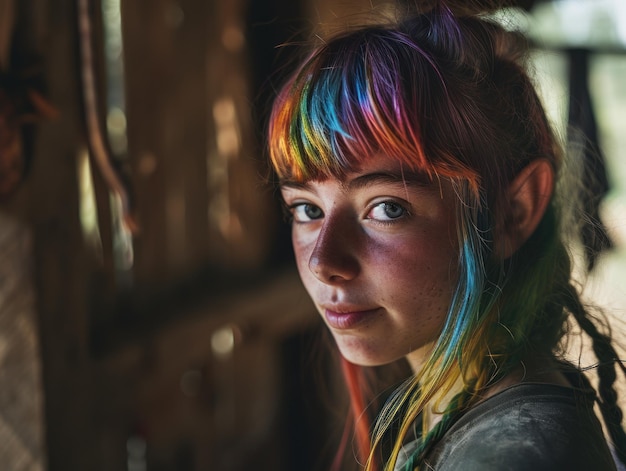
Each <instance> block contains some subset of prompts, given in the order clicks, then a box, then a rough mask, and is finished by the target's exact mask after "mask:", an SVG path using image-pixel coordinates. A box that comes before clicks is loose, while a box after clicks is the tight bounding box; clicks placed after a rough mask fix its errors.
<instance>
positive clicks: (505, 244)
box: [496, 159, 554, 259]
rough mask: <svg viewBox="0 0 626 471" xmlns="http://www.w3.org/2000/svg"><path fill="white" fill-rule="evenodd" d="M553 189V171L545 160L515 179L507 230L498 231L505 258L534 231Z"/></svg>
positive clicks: (509, 195) (499, 250)
mask: <svg viewBox="0 0 626 471" xmlns="http://www.w3.org/2000/svg"><path fill="white" fill-rule="evenodd" d="M553 189H554V170H553V169H552V166H551V165H550V163H549V162H548V161H547V160H546V159H537V160H533V161H532V162H531V163H529V164H528V165H527V166H526V167H524V168H523V169H522V171H521V172H520V173H518V174H517V176H516V177H515V178H514V179H513V181H512V182H511V183H510V185H509V189H508V191H507V199H508V204H507V205H505V206H504V209H505V210H506V211H508V214H505V215H504V218H503V219H504V221H505V224H504V227H502V228H501V230H500V231H497V237H498V238H499V239H500V240H499V241H497V246H496V252H497V254H498V255H499V256H500V257H501V258H502V259H506V258H509V257H510V256H511V255H513V254H514V253H515V252H516V251H517V250H518V249H519V248H520V247H521V246H522V244H523V243H524V242H526V240H527V239H528V238H529V237H530V236H531V235H532V233H533V232H535V229H536V228H537V226H538V225H539V221H541V218H542V217H543V215H544V213H545V212H546V208H547V207H548V203H549V202H550V199H551V197H552V191H553Z"/></svg>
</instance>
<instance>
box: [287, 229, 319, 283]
mask: <svg viewBox="0 0 626 471" xmlns="http://www.w3.org/2000/svg"><path fill="white" fill-rule="evenodd" d="M291 242H292V245H293V252H294V255H295V257H296V266H297V268H298V272H299V273H300V277H301V278H302V281H303V282H305V284H306V280H307V279H308V278H309V277H310V276H311V273H310V270H309V260H310V259H311V253H312V251H313V247H314V241H313V242H310V241H307V240H306V238H304V237H302V236H296V235H295V234H294V235H292V239H291Z"/></svg>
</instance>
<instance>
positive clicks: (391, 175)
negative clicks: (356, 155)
mask: <svg viewBox="0 0 626 471" xmlns="http://www.w3.org/2000/svg"><path fill="white" fill-rule="evenodd" d="M398 183H399V184H402V185H403V186H411V187H426V186H429V185H432V183H433V180H432V178H431V177H430V176H429V175H428V174H426V173H422V172H412V171H408V172H394V171H376V172H372V173H366V174H364V175H358V176H356V177H354V178H353V179H351V180H349V181H348V182H346V183H345V186H346V188H348V189H350V190H354V189H362V188H366V187H368V186H372V185H377V184H378V185H379V184H398ZM279 187H280V188H293V189H301V190H310V189H311V181H304V182H299V181H296V180H287V179H286V180H281V181H280V182H279Z"/></svg>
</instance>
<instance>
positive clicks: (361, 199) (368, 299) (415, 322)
mask: <svg viewBox="0 0 626 471" xmlns="http://www.w3.org/2000/svg"><path fill="white" fill-rule="evenodd" d="M281 191H282V195H283V198H284V200H285V203H286V205H287V207H288V208H289V210H290V212H291V214H292V216H293V227H292V239H293V246H294V250H295V254H296V261H297V264H298V270H299V272H300V276H301V278H302V281H303V283H304V286H305V287H306V289H307V291H308V293H309V295H310V296H311V298H312V299H313V302H314V303H315V306H316V307H317V310H318V311H319V312H320V314H321V315H322V318H323V319H324V321H325V322H326V325H327V326H328V328H329V329H330V331H331V332H332V334H333V337H334V338H335V341H336V342H337V345H338V347H339V349H340V351H341V353H342V354H343V356H344V357H345V358H346V359H348V360H349V361H351V362H353V363H356V364H359V365H369V366H373V365H382V364H386V363H390V362H393V361H395V360H397V359H399V358H401V357H407V359H408V360H409V362H410V363H411V365H412V366H413V368H414V369H417V368H419V366H420V364H421V363H422V360H423V357H424V355H425V354H426V353H427V351H428V349H429V348H430V347H431V346H432V343H433V341H434V340H435V339H436V338H437V336H438V335H439V333H440V332H441V329H442V326H443V322H444V319H445V316H446V314H447V311H448V307H449V305H450V300H451V297H452V293H453V291H454V288H455V286H456V282H457V276H458V275H457V271H458V269H457V261H458V249H457V247H458V243H457V237H456V223H455V196H454V193H453V190H452V188H451V185H450V183H449V182H448V181H446V180H441V181H438V182H435V183H433V182H431V181H430V179H428V178H427V177H426V176H424V175H422V174H411V173H408V172H406V171H405V172H403V170H402V167H401V166H400V164H399V163H397V162H395V161H393V160H391V159H389V158H387V157H381V156H377V157H376V158H373V159H371V160H370V161H368V162H367V163H366V164H364V165H363V166H362V167H361V168H360V169H359V171H355V172H352V173H348V174H347V175H346V177H345V178H343V179H341V180H339V179H336V178H328V179H325V180H314V181H309V182H307V183H304V184H299V183H290V182H284V183H283V184H282V186H281Z"/></svg>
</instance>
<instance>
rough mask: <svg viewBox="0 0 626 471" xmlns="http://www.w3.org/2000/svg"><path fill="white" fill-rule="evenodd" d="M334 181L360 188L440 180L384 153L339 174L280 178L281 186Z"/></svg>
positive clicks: (434, 183) (438, 181)
mask: <svg viewBox="0 0 626 471" xmlns="http://www.w3.org/2000/svg"><path fill="white" fill-rule="evenodd" d="M330 180H333V181H336V182H338V183H340V184H342V185H343V186H346V187H351V188H353V187H356V188H360V187H363V186H367V185H370V184H373V183H403V184H411V185H419V186H424V187H428V186H431V185H439V184H440V183H441V180H440V179H439V178H438V177H437V176H434V175H431V174H429V173H427V172H425V171H422V170H416V169H413V168H411V167H409V166H408V165H406V164H403V163H402V162H400V161H399V160H398V159H393V158H391V157H389V156H387V155H384V154H377V155H375V156H373V157H372V158H368V159H364V160H362V161H361V162H359V163H358V164H354V165H352V166H351V168H350V169H349V170H347V171H345V172H342V173H341V174H339V175H323V176H318V177H315V178H311V179H309V180H306V181H291V180H289V179H285V180H282V181H281V182H280V183H281V186H282V187H290V186H310V185H312V184H315V183H318V182H325V181H330Z"/></svg>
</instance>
